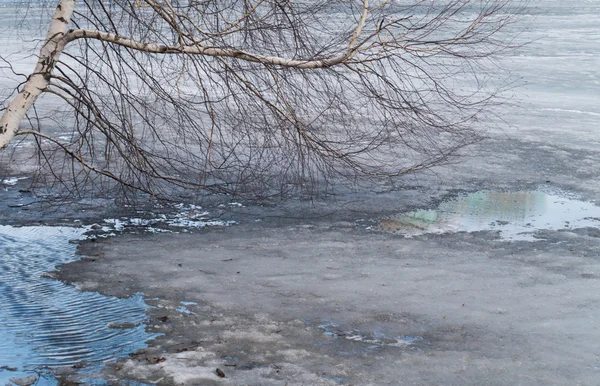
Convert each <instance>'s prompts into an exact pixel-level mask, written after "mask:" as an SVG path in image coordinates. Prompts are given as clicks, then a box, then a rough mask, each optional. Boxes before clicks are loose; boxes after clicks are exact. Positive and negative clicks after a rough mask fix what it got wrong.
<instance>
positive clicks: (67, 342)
mask: <svg viewBox="0 0 600 386" xmlns="http://www.w3.org/2000/svg"><path fill="white" fill-rule="evenodd" d="M84 231H85V229H84V228H67V227H44V226H38V227H20V228H15V227H10V226H1V225H0V257H1V260H0V337H1V339H0V384H9V382H10V379H15V378H26V377H31V376H35V377H39V379H38V380H37V384H38V385H41V384H51V385H53V384H57V381H56V380H55V379H54V378H53V377H52V376H51V375H50V374H49V373H47V372H46V371H47V369H52V368H58V367H65V366H76V367H83V368H84V370H83V371H84V372H86V371H92V369H94V368H96V369H98V368H99V367H100V366H101V365H102V363H103V362H105V361H111V360H115V359H117V358H119V357H122V356H125V355H127V354H129V353H131V352H135V351H137V350H138V349H141V348H144V347H146V344H145V342H146V341H148V340H149V339H151V338H153V336H152V335H150V334H148V333H146V331H145V329H144V322H145V320H146V312H145V311H146V308H148V305H147V304H146V303H145V302H144V299H143V297H142V296H141V295H136V296H133V297H131V298H129V299H118V298H114V297H107V296H103V295H100V294H98V293H91V292H80V291H78V290H76V289H75V288H74V287H72V286H68V285H65V284H63V283H61V282H59V281H57V280H53V279H50V278H47V277H43V276H44V273H46V272H48V271H51V270H53V269H54V268H55V266H56V265H58V264H64V263H68V262H70V261H74V260H76V259H78V257H77V256H76V255H75V246H74V245H72V244H69V240H73V239H80V238H82V234H83V232H84ZM115 326H116V327H115ZM45 372H46V373H45ZM44 373H45V374H44Z"/></svg>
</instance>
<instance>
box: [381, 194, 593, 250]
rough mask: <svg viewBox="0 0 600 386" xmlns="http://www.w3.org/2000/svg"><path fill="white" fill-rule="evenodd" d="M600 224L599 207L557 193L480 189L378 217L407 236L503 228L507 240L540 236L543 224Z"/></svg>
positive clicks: (551, 227)
mask: <svg viewBox="0 0 600 386" xmlns="http://www.w3.org/2000/svg"><path fill="white" fill-rule="evenodd" d="M583 227H596V228H598V227H600V207H599V206H597V205H595V204H593V203H589V202H584V201H579V200H576V199H573V198H569V197H568V196H565V195H559V194H558V193H545V192H542V191H531V192H493V191H480V192H476V193H471V194H469V195H465V196H460V197H458V198H456V199H454V200H450V201H446V202H443V203H442V204H440V205H439V206H438V207H437V208H436V209H421V210H415V211H412V212H407V213H401V214H398V215H395V216H391V217H388V218H385V219H381V220H380V221H379V224H378V226H377V227H376V229H377V230H383V231H388V232H394V233H399V234H403V235H406V236H409V237H410V236H418V235H423V234H427V233H453V232H476V231H499V234H500V237H501V238H502V239H504V240H528V241H533V240H536V238H535V232H536V231H538V230H561V229H576V228H583Z"/></svg>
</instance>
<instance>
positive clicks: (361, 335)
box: [317, 322, 423, 349]
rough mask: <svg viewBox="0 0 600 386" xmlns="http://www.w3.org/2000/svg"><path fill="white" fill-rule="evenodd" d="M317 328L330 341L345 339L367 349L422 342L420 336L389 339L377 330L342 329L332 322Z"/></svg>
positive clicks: (406, 345)
mask: <svg viewBox="0 0 600 386" xmlns="http://www.w3.org/2000/svg"><path fill="white" fill-rule="evenodd" d="M317 327H318V328H319V329H320V330H322V331H323V335H325V336H327V337H329V338H331V339H334V340H336V339H345V340H348V341H352V342H360V343H363V344H366V345H368V348H371V349H376V348H380V347H383V346H388V347H400V348H406V347H409V346H413V345H416V344H418V343H421V342H422V341H423V337H421V336H399V337H389V336H387V335H386V334H384V333H383V332H382V331H379V330H375V331H373V332H364V331H360V330H357V329H344V328H342V327H341V326H339V325H338V324H336V323H333V322H325V323H321V324H319V325H318V326H317Z"/></svg>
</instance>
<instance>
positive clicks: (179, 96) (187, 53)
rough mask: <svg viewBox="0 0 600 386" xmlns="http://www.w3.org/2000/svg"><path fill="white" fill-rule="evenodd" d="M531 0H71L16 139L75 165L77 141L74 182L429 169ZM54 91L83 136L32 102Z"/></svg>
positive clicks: (447, 158) (490, 84) (483, 112)
mask: <svg viewBox="0 0 600 386" xmlns="http://www.w3.org/2000/svg"><path fill="white" fill-rule="evenodd" d="M517 3H518V4H517ZM521 6H522V4H521V3H519V2H518V1H514V0H443V1H435V0H430V1H425V0H411V1H407V0H394V1H390V0H375V1H373V0H372V1H369V0H183V1H177V0H79V1H78V2H77V3H76V0H58V4H57V6H56V9H55V11H54V14H53V16H52V19H51V22H50V26H49V28H48V32H47V36H46V39H45V41H44V43H43V44H42V46H41V48H40V51H39V57H38V62H37V66H36V67H35V69H34V71H33V73H31V75H29V76H27V77H26V79H25V80H24V82H23V83H22V85H21V86H20V87H19V88H18V89H17V90H15V92H14V93H13V94H12V95H11V98H12V99H10V98H9V99H7V100H6V102H5V105H4V108H3V115H2V117H1V118H0V149H6V148H7V147H8V146H9V144H10V142H11V141H13V139H14V138H15V137H17V136H26V135H30V136H34V138H35V140H36V143H37V145H38V149H39V151H40V154H41V157H40V160H41V161H42V163H43V164H44V165H46V166H47V167H50V168H52V169H53V172H54V173H55V174H56V175H57V176H59V177H60V178H64V173H65V170H66V169H62V167H63V166H57V165H65V163H62V164H59V163H58V162H56V160H57V159H59V158H57V157H62V158H64V156H65V155H66V157H67V159H70V160H71V161H72V162H69V163H67V164H68V170H69V173H70V174H69V176H70V177H69V178H67V179H70V181H71V182H75V183H82V182H85V183H93V182H94V181H96V182H98V181H102V180H106V179H108V180H114V181H118V182H119V184H121V185H123V186H126V187H129V188H134V189H138V190H142V191H145V192H150V193H156V192H159V191H160V190H161V188H162V187H164V186H165V184H167V185H168V184H175V185H179V186H183V187H193V188H208V189H210V188H213V189H217V188H222V187H228V188H232V187H235V186H244V187H253V186H257V187H260V188H265V187H273V186H280V187H282V186H289V184H296V183H297V184H303V183H305V182H307V181H314V180H319V179H321V178H327V177H332V176H354V175H357V174H361V175H366V176H373V177H385V176H387V177H389V176H397V175H401V174H406V173H413V172H417V171H420V170H424V169H428V168H431V167H433V166H435V165H440V164H445V163H448V162H452V161H453V160H454V157H455V156H456V155H457V154H459V150H460V149H462V148H463V147H465V146H466V145H469V144H472V143H474V142H476V141H477V140H479V139H480V137H481V136H480V135H479V131H478V130H479V129H480V128H481V122H484V124H485V122H486V121H485V119H486V116H487V114H488V113H489V112H490V110H489V109H490V107H491V105H492V104H494V103H495V102H496V101H497V97H498V96H499V95H500V92H501V91H503V89H504V87H505V86H506V84H505V83H502V81H504V80H505V78H504V77H502V76H498V74H499V72H498V71H497V66H496V62H495V60H494V58H495V57H496V55H497V54H499V53H500V52H502V51H503V50H504V49H506V48H509V47H511V46H512V45H511V39H513V38H514V32H511V31H510V30H508V29H507V28H506V27H507V26H509V25H510V23H511V21H513V19H514V17H515V15H517V14H518V12H516V11H518V10H517V8H519V7H521ZM42 95H44V96H45V97H46V98H55V99H57V100H60V101H61V103H62V106H63V107H64V108H65V109H66V110H65V111H68V112H69V115H68V117H70V119H68V120H66V121H65V120H64V118H60V120H59V121H58V122H56V121H55V123H52V124H54V125H56V124H60V125H62V126H68V127H70V130H72V136H71V137H70V138H69V139H59V138H55V137H53V136H52V135H51V134H49V132H48V131H47V130H46V129H45V128H47V127H48V126H49V125H50V123H49V122H52V121H51V120H49V119H51V117H39V116H37V115H36V114H35V111H33V110H32V106H34V105H35V103H36V101H37V100H38V98H39V97H40V96H42ZM32 111H33V112H32ZM61 117H64V115H62V116H61ZM25 118H27V119H25ZM57 149H58V150H60V152H56V150H57ZM57 168H59V169H60V170H58V171H57V170H56V169H57ZM61 176H62V177H61Z"/></svg>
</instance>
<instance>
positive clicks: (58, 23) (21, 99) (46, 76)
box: [0, 0, 75, 150]
mask: <svg viewBox="0 0 600 386" xmlns="http://www.w3.org/2000/svg"><path fill="white" fill-rule="evenodd" d="M74 8H75V0H60V1H59V2H58V5H57V7H56V11H55V13H54V17H53V18H52V22H51V23H50V27H49V28H48V34H47V35H46V40H45V42H44V45H43V46H42V48H41V50H40V55H39V59H38V62H37V65H36V66H35V70H34V72H33V74H32V75H30V76H29V79H28V80H27V82H26V83H25V85H24V86H23V89H22V90H21V91H20V92H19V93H18V94H17V96H15V98H14V99H13V100H11V101H10V102H9V104H8V106H6V109H5V110H4V114H3V115H2V117H1V118H0V150H2V149H4V148H5V147H6V146H7V145H8V143H9V142H10V140H11V139H12V138H13V137H14V136H15V134H16V133H17V131H18V130H19V124H20V123H21V121H22V120H23V118H25V115H26V114H27V111H29V109H30V108H31V106H33V104H34V103H35V101H36V100H37V98H38V97H39V96H40V94H41V93H42V91H43V90H44V89H45V88H46V87H47V86H48V82H49V81H50V73H51V72H52V70H53V69H54V65H55V63H56V62H57V61H58V59H59V57H60V54H61V52H62V50H63V49H64V46H65V40H64V39H63V37H64V35H65V34H66V32H67V27H68V25H69V21H70V19H71V15H72V14H73V10H74Z"/></svg>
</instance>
